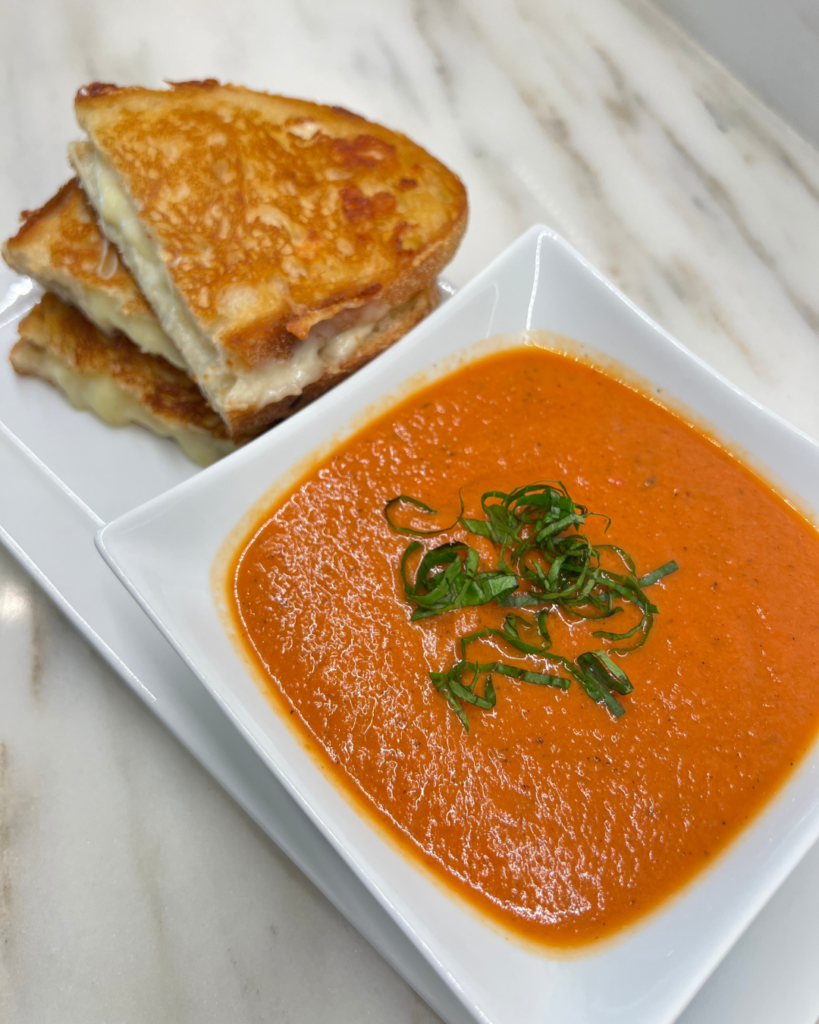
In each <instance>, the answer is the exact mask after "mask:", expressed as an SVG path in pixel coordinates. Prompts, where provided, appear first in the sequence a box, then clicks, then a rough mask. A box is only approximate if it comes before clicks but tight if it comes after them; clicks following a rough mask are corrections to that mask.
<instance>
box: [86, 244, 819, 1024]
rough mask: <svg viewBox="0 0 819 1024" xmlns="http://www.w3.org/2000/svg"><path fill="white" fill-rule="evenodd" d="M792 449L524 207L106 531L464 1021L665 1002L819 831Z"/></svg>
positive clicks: (814, 551)
mask: <svg viewBox="0 0 819 1024" xmlns="http://www.w3.org/2000/svg"><path fill="white" fill-rule="evenodd" d="M817 470H819V448H817V445H816V444H815V443H814V442H813V441H811V440H810V439H809V438H807V437H806V436H804V435H803V434H800V433H799V432H798V431H797V430H795V429H794V428H792V427H790V426H789V425H787V424H786V423H785V422H783V421H782V420H780V419H778V418H777V417H775V416H773V415H772V414H771V413H769V412H767V411H765V410H764V409H762V408H760V407H759V406H758V405H756V404H755V403H754V402H753V401H751V400H750V399H749V398H747V397H746V396H744V395H742V394H741V393H740V392H738V391H737V390H736V389H735V388H733V387H732V386H731V385H730V384H728V383H727V382H726V381H725V380H723V379H722V378H720V377H719V376H718V375H717V374H715V373H714V372H713V371H712V370H710V369H709V368H708V367H706V366H705V365H704V364H703V363H702V362H701V361H699V360H698V359H696V358H695V357H694V356H693V355H691V354H690V353H689V352H687V351H686V350H685V349H684V348H683V347H682V346H680V345H679V344H678V343H677V342H675V341H674V340H673V339H672V338H670V337H669V336H668V335H667V334H665V333H664V332H663V331H662V330H661V329H660V328H659V327H657V326H656V325H655V324H653V323H652V322H651V321H649V320H648V319H647V318H646V317H645V316H644V315H643V314H641V313H640V311H639V310H637V309H636V308H635V307H634V306H633V305H632V304H631V303H630V302H629V301H628V300H627V299H625V298H624V297H623V296H622V295H621V294H620V293H619V292H617V291H616V289H614V287H613V286H612V285H611V284H610V283H608V282H607V281H606V280H605V279H604V278H602V277H601V276H600V275H599V274H598V273H597V272H595V271H594V270H593V268H591V267H589V266H588V264H586V263H585V261H583V259H582V258H581V257H580V256H579V255H578V254H577V253H576V252H574V251H573V250H572V249H571V248H570V247H569V246H568V245H567V244H566V243H565V242H564V241H563V240H561V239H560V238H559V237H557V236H556V235H554V234H553V233H552V232H550V231H548V230H547V229H543V228H536V229H532V230H531V231H530V232H528V233H527V234H526V235H524V236H523V237H522V238H521V239H520V240H519V241H518V242H517V243H516V244H515V245H514V246H513V247H512V248H511V249H510V250H508V251H507V252H506V253H505V254H504V255H503V256H501V257H500V258H499V259H498V260H497V261H496V262H495V263H494V264H493V265H492V266H490V267H489V268H487V270H486V271H484V272H483V273H482V274H481V275H479V277H478V278H476V279H475V281H473V282H472V283H471V284H470V285H469V286H467V287H466V288H465V289H464V290H463V291H462V292H461V293H459V294H458V295H456V296H455V297H454V298H453V299H451V300H449V301H448V302H447V303H446V304H445V305H444V306H443V307H442V308H441V309H440V310H439V311H437V312H436V313H435V314H434V315H433V316H432V317H430V318H429V320H427V321H425V322H424V323H423V324H422V325H420V327H419V328H417V329H416V330H415V331H413V332H412V333H411V334H410V335H409V336H407V338H406V339H404V340H403V341H402V342H401V343H399V345H397V346H396V347H395V349H393V350H390V351H389V352H387V353H385V354H384V355H383V356H381V357H379V359H377V360H376V361H375V362H374V363H373V364H372V365H371V366H369V367H367V368H366V369H364V370H362V371H361V372H360V373H358V374H356V375H355V376H354V377H353V378H351V379H350V380H349V381H347V382H345V383H344V384H343V385H341V386H340V387H339V388H338V389H337V390H335V391H333V392H332V393H330V394H328V395H327V396H325V397H324V398H322V399H321V400H319V401H318V402H317V403H316V404H315V406H313V407H311V408H309V409H306V410H304V411H303V412H301V413H299V414H298V415H297V416H295V417H294V418H293V419H292V420H291V421H289V422H287V423H285V424H283V425H282V426H280V427H277V428H276V430H274V431H272V432H271V433H270V434H268V435H266V436H265V437H263V438H260V439H259V440H258V441H256V442H254V443H253V444H251V445H249V446H247V448H245V449H243V450H241V451H239V452H237V453H236V454H235V455H233V456H231V457H230V458H229V459H227V460H225V461H224V462H223V463H221V464H219V465H217V466H215V467H213V468H211V469H209V470H207V471H205V472H203V473H202V474H200V475H199V476H197V477H196V478H194V479H192V480H191V481H188V482H187V483H185V484H183V485H181V486H180V487H178V488H176V489H174V490H173V491H171V492H168V493H167V494H165V495H163V496H161V497H160V498H158V499H156V500H155V501H153V502H151V503H149V504H148V505H146V506H143V507H142V508H140V509H137V510H135V511H134V512H131V513H128V514H127V515H126V516H124V517H122V518H121V519H120V520H117V521H116V522H114V523H112V524H109V525H108V526H107V527H105V528H104V529H103V530H102V531H101V534H100V535H99V538H98V546H99V547H100V550H101V552H102V553H103V555H104V557H106V559H107V560H108V561H109V563H110V564H111V566H112V568H114V570H115V571H116V572H117V573H118V575H119V576H120V578H121V579H122V580H123V582H124V583H125V584H126V585H127V586H128V587H129V588H130V589H131V590H132V592H133V593H134V594H135V596H136V597H137V599H138V600H139V601H140V602H141V603H142V604H143V606H144V607H145V609H146V611H148V613H149V614H150V615H151V616H152V617H153V619H154V620H155V621H156V622H157V624H158V625H159V626H160V628H161V629H162V630H163V631H164V632H165V633H166V635H167V636H168V638H169V639H170V640H171V642H172V643H174V644H175V646H176V647H177V648H178V650H179V651H180V653H182V655H183V656H184V657H185V658H186V659H187V660H188V661H189V663H190V664H191V666H192V667H193V669H194V671H195V672H196V673H197V675H198V676H199V677H200V679H201V680H202V682H203V684H204V685H205V686H206V687H208V689H209V690H210V691H211V692H212V693H213V694H214V696H215V697H216V698H217V700H218V701H219V702H220V704H221V705H222V707H223V708H224V710H225V712H226V714H227V715H228V716H229V717H230V718H231V719H232V720H233V721H234V723H235V724H236V727H237V728H238V729H240V730H241V732H242V733H243V734H244V735H245V736H246V738H247V740H248V742H249V743H251V744H252V745H253V746H254V748H255V749H256V750H257V751H258V753H259V754H260V755H261V756H262V757H263V758H264V760H265V761H266V762H267V763H268V764H269V766H270V769H271V771H273V772H274V773H275V774H276V775H277V777H278V778H279V779H280V780H281V781H282V782H283V783H284V784H285V786H286V787H287V788H288V789H289V791H290V792H291V793H292V794H293V795H294V797H295V798H296V799H297V800H298V802H299V804H300V805H301V806H302V808H303V809H304V810H305V812H306V813H307V814H308V815H309V816H310V817H311V818H312V819H313V821H315V822H316V824H317V825H318V826H319V827H320V828H321V829H322V831H323V832H324V833H325V835H327V837H328V838H329V839H330V841H331V842H332V843H333V844H334V846H335V847H336V849H337V850H338V852H339V854H340V855H341V856H342V857H343V858H344V859H345V860H346V862H347V863H348V864H349V865H350V866H351V867H352V868H353V870H354V871H356V872H357V874H358V875H359V876H360V877H361V878H362V880H364V882H365V883H366V884H367V885H368V886H369V887H370V889H371V890H372V892H373V893H374V894H375V895H376V896H377V897H378V899H379V900H380V901H381V902H382V904H383V905H384V906H385V907H386V908H387V909H388V910H389V912H390V913H391V914H392V916H393V917H394V919H395V921H396V922H397V923H398V924H399V926H400V927H401V928H402V929H404V931H405V932H406V933H407V934H408V935H409V936H410V938H411V939H412V940H413V941H414V942H415V943H416V944H417V946H418V947H419V949H420V950H421V951H422V952H423V954H424V955H425V956H426V957H427V958H428V960H429V961H430V963H431V964H432V965H433V966H434V967H435V969H436V970H437V971H438V972H439V973H440V974H441V976H442V977H443V978H444V979H445V980H446V981H447V983H448V984H449V985H450V986H451V987H452V989H453V990H454V991H455V993H456V994H457V995H458V996H459V998H460V999H461V1000H462V1002H463V1003H464V1005H465V1007H466V1008H467V1009H468V1010H469V1011H470V1012H471V1013H472V1014H473V1015H474V1016H475V1017H476V1018H477V1019H483V1020H488V1021H492V1022H494V1024H513V1022H514V1024H527V1022H529V1021H531V1022H535V1021H537V1022H547V1021H555V1022H557V1021H559V1022H561V1024H565V1022H567V1021H576V1022H589V1024H592V1022H595V1024H597V1022H604V1021H605V1022H609V1021H611V1022H614V1021H623V1022H625V1021H628V1022H629V1024H640V1022H646V1024H648V1022H653V1024H659V1022H662V1021H671V1020H673V1019H674V1017H675V1016H676V1015H677V1014H678V1013H679V1011H680V1009H681V1008H682V1006H683V1005H684V1004H685V1002H686V1001H687V1000H688V999H690V997H691V995H692V994H693V993H694V992H695V991H696V988H697V987H698V986H699V985H700V984H701V983H702V981H703V980H704V979H705V978H706V977H707V975H708V973H709V972H710V971H711V970H713V968H714V966H715V965H716V964H717V963H718V962H719V959H720V958H721V957H722V956H723V955H724V953H725V952H726V951H727V950H728V949H729V948H730V946H731V944H732V943H733V942H734V941H735V939H736V938H737V937H738V935H739V934H740V933H741V931H742V930H743V928H744V927H745V926H746V925H747V923H748V922H749V921H750V919H751V918H752V916H753V915H754V914H755V913H756V912H757V911H758V910H759V909H760V907H761V906H762V905H763V904H764V902H765V900H766V899H767V898H768V897H769V896H770V895H771V893H772V892H773V891H774V890H775V888H776V886H777V885H778V884H780V883H781V881H782V880H783V879H784V877H786V875H787V873H788V872H789V871H790V870H791V869H792V867H793V866H794V865H795V864H796V863H797V861H798V859H799V857H800V856H801V855H802V854H803V853H804V852H805V851H806V850H807V849H808V847H809V846H810V844H811V843H812V842H813V841H814V840H815V838H816V837H817V835H819V796H817V794H819V787H818V786H817V774H819V757H818V756H817V749H816V736H817V730H819V680H817V663H819V616H817V614H816V613H815V611H814V610H813V608H812V603H811V601H810V595H811V594H812V593H813V592H814V591H815V584H816V583H819V534H817V531H816V528H815V525H814V517H815V515H816V510H817V509H818V508H819V472H817Z"/></svg>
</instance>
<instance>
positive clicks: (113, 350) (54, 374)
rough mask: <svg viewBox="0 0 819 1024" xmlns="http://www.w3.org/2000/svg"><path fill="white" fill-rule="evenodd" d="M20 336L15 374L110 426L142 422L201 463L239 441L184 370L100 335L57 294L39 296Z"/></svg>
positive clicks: (118, 337) (13, 354) (22, 324)
mask: <svg viewBox="0 0 819 1024" xmlns="http://www.w3.org/2000/svg"><path fill="white" fill-rule="evenodd" d="M19 334H20V340H19V341H18V342H17V343H16V344H15V345H14V346H13V348H12V350H11V353H10V355H9V358H10V361H11V364H12V366H13V367H14V369H15V370H16V371H17V373H19V374H21V375H22V376H32V377H40V378H41V379H42V380H45V381H48V382H49V383H50V384H53V385H54V386H55V387H56V388H58V389H59V390H60V391H62V392H63V393H64V394H65V395H66V396H67V397H68V399H69V400H70V401H71V403H72V404H73V405H74V406H75V407H76V408H78V409H84V410H88V411H91V412H93V413H94V414H95V415H97V416H98V417H99V418H100V419H101V420H103V421H104V422H105V423H107V424H109V425H110V426H115V427H120V426H125V425H127V424H131V423H134V424H138V425H139V426H142V427H146V428H147V429H148V430H150V431H152V432H153V433H155V434H158V435H160V436H161V437H167V438H170V439H172V440H173V441H175V442H176V443H177V444H178V445H179V447H180V448H181V449H182V451H184V453H185V454H186V455H187V456H188V458H190V459H191V460H192V461H193V462H196V463H197V464H198V465H202V466H206V465H209V464H210V463H212V462H215V461H216V460H217V459H219V458H221V457H222V456H223V455H226V454H228V453H229V452H231V451H233V450H234V448H235V447H236V445H235V443H234V442H233V441H232V440H231V439H230V438H229V437H228V436H227V431H226V429H225V426H224V424H223V423H222V421H221V419H220V418H219V417H218V416H217V415H216V414H215V413H214V412H213V410H212V409H211V408H210V406H209V405H208V403H207V402H206V401H205V399H204V398H203V397H202V395H201V393H200V392H199V390H198V388H197V387H196V385H195V384H194V383H193V382H192V381H191V380H190V378H189V377H188V376H187V375H186V374H185V373H183V372H182V371H181V370H179V369H178V368H177V367H175V366H172V365H171V364H170V363H168V362H167V361H166V360H165V359H163V358H162V357H160V356H153V355H148V354H146V353H144V352H141V351H140V350H139V349H138V348H137V347H136V346H135V345H134V344H133V343H132V342H131V341H129V340H128V339H127V338H126V337H125V336H124V335H122V334H114V335H112V336H110V337H109V336H107V335H105V334H103V333H102V332H101V331H100V330H99V329H98V328H97V327H96V326H95V325H94V324H92V323H91V322H90V321H89V320H87V319H86V318H85V317H84V316H83V315H82V313H80V312H79V310H77V309H76V308H74V307H73V306H70V305H68V304H67V303H64V302H63V301H62V300H61V299H59V298H58V297H57V296H56V295H53V294H51V293H46V295H44V296H43V298H42V299H41V300H40V302H39V303H38V304H37V305H36V306H35V307H34V309H32V310H31V312H30V313H29V314H28V315H27V316H26V317H25V318H24V319H23V320H22V321H21V322H20V326H19Z"/></svg>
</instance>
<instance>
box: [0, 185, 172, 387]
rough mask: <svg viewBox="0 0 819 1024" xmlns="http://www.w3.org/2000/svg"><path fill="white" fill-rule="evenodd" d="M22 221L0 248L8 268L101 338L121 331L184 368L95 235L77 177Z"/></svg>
mask: <svg viewBox="0 0 819 1024" xmlns="http://www.w3.org/2000/svg"><path fill="white" fill-rule="evenodd" d="M22 218H23V223H22V225H21V226H20V230H19V231H18V232H17V234H16V235H15V236H14V238H10V239H9V240H8V241H7V242H5V243H4V244H3V247H2V252H3V258H4V259H5V261H6V263H8V264H9V266H10V267H12V268H13V269H14V270H16V271H17V272H18V273H20V274H27V275H28V276H29V277H32V278H34V280H35V281H37V283H38V284H41V285H42V286H43V288H45V289H46V290H48V291H51V292H54V293H55V294H57V295H59V296H60V297H61V298H63V299H65V301H66V302H70V303H71V304H72V305H74V306H76V307H77V308H78V309H81V310H82V312H83V313H84V314H85V315H86V316H87V317H88V319H89V320H91V321H92V323H94V324H96V325H97V327H99V328H100V330H102V331H104V332H105V333H106V334H111V333H112V332H113V331H122V333H123V334H125V335H127V336H128V337H129V338H130V339H131V341H133V342H134V343H135V344H136V345H138V346H139V347H140V348H141V349H142V350H143V352H150V353H152V354H154V355H160V356H164V358H165V359H167V360H168V362H170V363H173V364H174V366H179V367H181V368H182V369H185V360H184V359H183V358H182V356H181V354H180V352H179V350H178V349H177V348H176V346H175V345H174V343H173V342H172V341H171V339H170V338H169V337H168V335H167V334H166V333H165V332H164V331H163V329H162V327H161V326H160V324H159V321H158V320H157V318H156V317H155V316H154V314H153V311H152V309H151V307H150V306H149V305H148V303H147V302H146V301H145V299H144V298H143V296H142V293H141V292H140V290H139V288H138V287H137V284H136V281H134V279H133V277H132V276H131V274H130V273H129V272H128V270H127V269H126V268H125V267H124V266H123V264H122V261H121V260H120V258H119V255H118V253H117V250H116V248H115V247H114V246H113V245H112V244H111V243H110V242H109V241H108V239H107V238H106V237H105V235H103V233H102V232H101V231H100V229H99V226H98V224H97V218H96V214H95V213H94V211H93V209H92V208H91V207H90V206H89V205H88V202H87V201H86V199H85V196H84V195H83V191H82V189H81V188H80V185H79V182H78V181H77V180H76V178H74V179H72V180H71V181H69V182H68V183H67V184H65V185H63V187H62V188H61V189H60V191H59V192H58V193H57V195H56V196H54V197H53V198H52V199H50V200H49V201H48V202H47V203H46V204H45V206H43V207H41V208H40V209H39V210H26V211H24V212H23V214H22Z"/></svg>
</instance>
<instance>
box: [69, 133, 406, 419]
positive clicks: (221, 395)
mask: <svg viewBox="0 0 819 1024" xmlns="http://www.w3.org/2000/svg"><path fill="white" fill-rule="evenodd" d="M70 158H71V162H72V164H73V165H74V168H75V170H76V171H77V174H78V175H79V177H80V180H81V182H82V185H83V188H84V189H85V191H86V193H87V194H88V196H89V197H90V198H91V201H92V202H93V203H94V206H95V207H96V209H97V211H98V212H99V215H100V220H101V222H102V227H103V230H104V231H105V233H106V234H107V235H108V237H109V238H110V239H111V240H112V241H113V243H114V244H115V245H116V247H117V249H119V251H120V252H121V253H122V256H123V259H124V260H125V261H126V262H127V263H128V265H129V267H130V269H131V271H132V273H133V274H134V277H136V279H137V280H138V281H139V283H140V285H141V287H142V290H143V291H144V292H145V294H146V295H148V296H149V297H150V299H151V303H152V305H153V308H154V311H155V312H156V315H157V317H158V318H159V320H160V321H161V323H162V325H163V326H164V328H165V331H166V332H167V333H168V334H169V335H170V336H171V337H172V338H173V339H174V341H175V343H176V345H177V347H178V349H179V350H180V351H181V353H182V355H183V357H184V359H185V362H186V363H187V364H188V366H190V368H191V371H192V373H193V375H194V377H195V379H196V380H197V381H198V382H199V383H200V385H201V386H202V388H203V390H204V391H205V392H206V394H207V395H208V397H209V398H210V400H211V403H212V404H213V406H214V407H215V408H216V409H218V410H219V411H220V412H222V413H226V414H227V416H228V418H229V416H230V413H232V412H234V411H245V410H248V409H252V410H258V409H263V408H265V407H266V406H268V405H271V404H273V403H278V402H281V401H282V399H285V398H288V397H290V396H296V395H300V394H301V393H302V391H303V390H304V389H305V388H306V387H307V386H308V385H310V384H313V383H315V382H316V381H317V380H319V379H320V378H321V377H322V375H323V374H324V373H327V372H331V373H332V372H334V371H336V370H337V369H338V368H339V366H341V365H342V364H343V363H344V362H346V361H347V360H349V359H350V358H351V357H352V356H353V355H354V354H355V353H356V352H357V351H358V350H360V349H361V348H362V347H363V346H364V344H365V342H366V341H367V339H368V338H369V337H370V336H371V335H372V334H373V332H374V331H375V330H376V326H377V324H378V321H379V320H382V319H383V318H385V317H386V316H387V315H388V314H390V313H391V312H393V309H394V308H395V307H390V306H389V305H384V304H382V303H377V302H370V303H366V304H365V305H363V306H361V307H359V308H358V309H357V310H355V311H354V313H353V315H352V316H350V314H349V313H348V312H347V311H344V312H342V313H341V314H339V315H338V317H337V319H338V320H340V321H342V322H344V323H345V324H348V323H349V322H350V320H351V319H352V320H354V321H355V322H354V325H353V326H348V327H346V329H345V330H338V329H337V328H336V327H335V325H334V323H333V320H332V319H331V320H323V321H320V322H319V323H317V324H315V325H314V326H313V327H312V328H311V329H310V331H309V333H308V335H307V337H306V338H304V339H303V340H300V341H296V343H295V344H294V345H293V347H292V349H291V352H290V354H289V355H288V356H287V357H286V358H285V359H276V358H273V359H269V360H268V361H267V362H266V363H264V364H263V365H261V366H259V367H257V368H254V369H245V368H240V367H237V366H236V365H235V364H231V362H230V361H229V360H228V359H226V358H225V353H224V352H223V351H222V350H220V349H218V348H217V347H216V346H215V345H214V344H213V343H212V342H211V340H210V339H209V338H208V336H207V334H205V333H204V332H203V331H202V330H200V329H199V327H198V325H197V323H196V320H195V319H194V317H193V316H191V313H190V311H189V309H188V307H187V306H186V304H185V303H184V302H183V301H182V299H181V298H180V296H179V294H178V292H177V290H176V288H175V287H174V284H173V281H172V280H171V277H170V275H169V274H168V272H167V269H166V267H165V264H164V263H163V261H162V260H161V259H160V258H159V256H158V255H157V253H156V249H155V247H154V246H152V245H151V243H150V241H149V239H148V236H147V234H146V232H145V230H144V228H143V227H142V224H141V222H140V219H139V216H138V215H137V212H136V208H135V206H134V202H133V200H132V199H131V198H130V196H129V195H128V193H127V191H126V190H125V188H124V187H123V185H122V183H121V181H120V180H119V176H118V175H117V172H116V171H115V170H114V169H113V167H111V165H110V163H108V161H106V159H105V158H104V157H103V156H101V155H100V154H99V153H98V152H96V151H95V150H94V149H93V148H92V147H91V146H90V145H88V144H87V143H81V142H80V143H73V144H72V146H71V148H70Z"/></svg>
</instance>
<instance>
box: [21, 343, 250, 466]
mask: <svg viewBox="0 0 819 1024" xmlns="http://www.w3.org/2000/svg"><path fill="white" fill-rule="evenodd" d="M27 356H28V358H27V359H26V363H27V370H28V372H30V373H33V374H36V376H38V377H42V378H43V379H44V380H47V381H48V382H49V383H50V384H53V385H54V386H55V387H57V388H59V389H60V390H61V391H62V392H63V393H64V394H65V395H66V396H67V397H68V399H69V400H70V402H71V404H72V405H73V406H74V407H75V408H76V409H83V410H87V411H90V412H93V413H95V414H96V415H97V416H99V418H100V419H101V420H103V421H104V422H105V423H108V424H109V425H110V426H112V427H123V426H126V425H127V424H129V423H136V424H138V425H139V426H141V427H146V428H147V429H148V430H150V431H152V432H153V433H155V434H159V436H160V437H167V438H170V439H171V440H172V441H176V443H177V444H178V445H179V447H180V448H181V449H182V451H183V452H184V453H185V454H186V455H187V456H188V458H189V459H190V460H191V461H192V462H195V463H196V464H197V465H198V466H209V465H210V464H211V463H213V462H216V460H217V459H221V458H222V456H223V455H227V454H228V453H229V452H231V451H233V450H234V449H235V447H236V446H235V445H234V444H233V442H232V441H228V440H225V439H220V438H216V437H212V436H211V435H210V434H208V433H206V432H204V431H198V430H191V429H186V428H184V427H175V426H172V425H171V424H169V423H167V422H166V421H165V420H163V419H161V418H160V417H158V416H156V415H155V414H154V413H153V412H151V410H150V409H147V408H146V407H145V406H144V405H142V404H141V403H140V402H139V401H138V399H136V398H135V397H134V396H133V395H132V394H130V393H129V392H127V391H125V390H124V389H123V388H121V387H118V386H117V384H116V383H115V382H114V381H112V380H111V379H110V378H108V377H104V376H102V375H100V374H83V373H79V372H78V371H77V370H75V369H73V368H72V367H70V366H66V364H65V363H62V362H60V360H59V359H58V358H57V357H56V356H54V355H53V354H52V353H50V352H47V351H45V349H42V348H40V346H39V345H35V344H34V343H33V342H29V345H28V349H27Z"/></svg>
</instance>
